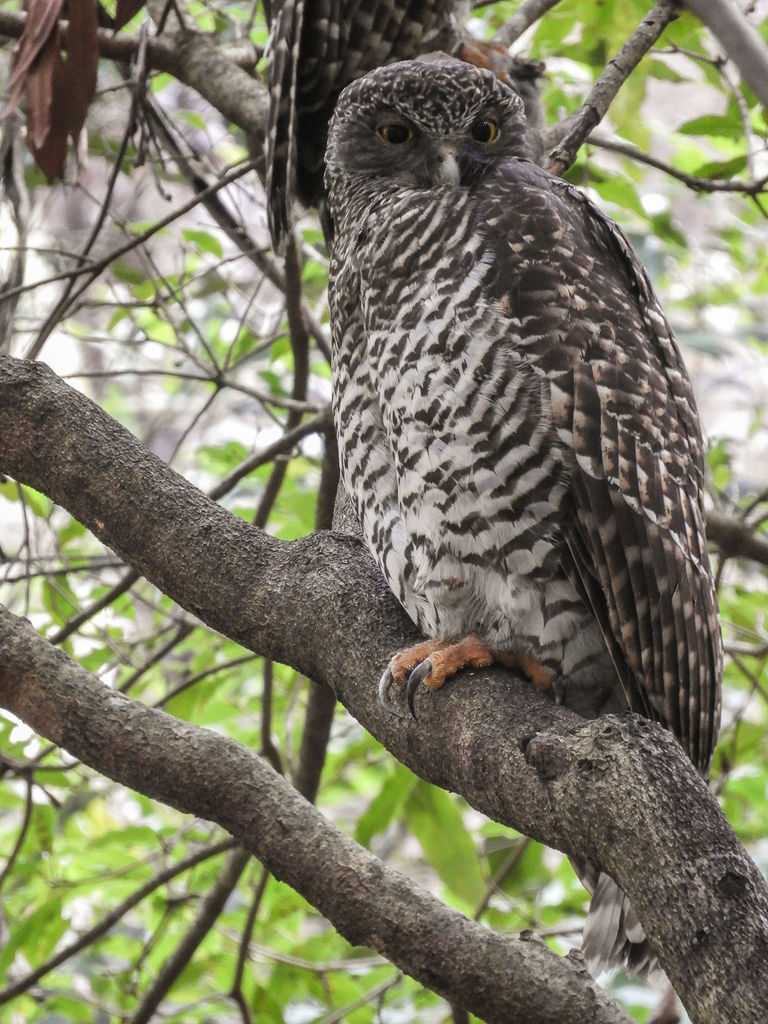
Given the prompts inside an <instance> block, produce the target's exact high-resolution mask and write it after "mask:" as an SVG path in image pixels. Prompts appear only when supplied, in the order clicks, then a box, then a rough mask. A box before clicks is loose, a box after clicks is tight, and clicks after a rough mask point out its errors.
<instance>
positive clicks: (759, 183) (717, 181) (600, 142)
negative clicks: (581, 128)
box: [586, 132, 768, 196]
mask: <svg viewBox="0 0 768 1024" xmlns="http://www.w3.org/2000/svg"><path fill="white" fill-rule="evenodd" d="M586 141H587V142H588V143H589V145H590V146H597V148H598V149H606V150H608V151H609V152H611V153H620V154H621V155H622V156H626V157H629V158H630V160H637V161H638V163H643V164H646V165H647V166H648V167H655V168H656V170H658V171H663V173H664V174H668V175H669V176H670V177H671V178H675V179H676V180H677V181H681V182H682V183H683V184H684V185H687V186H688V188H690V189H691V190H692V191H694V192H739V193H741V194H742V195H745V196H756V195H759V194H760V193H761V192H765V191H766V186H768V174H765V175H763V176H762V177H761V178H755V179H754V180H753V181H744V180H743V179H739V178H732V179H730V180H728V181H726V180H725V179H723V178H698V177H696V175H694V174H686V172H685V171H680V170H678V169H677V168H676V167H673V166H672V164H668V163H665V161H664V160H659V159H657V158H656V157H654V156H651V155H650V154H649V153H644V152H643V150H642V149H638V148H637V146H633V145H631V144H630V143H628V142H621V141H620V140H619V139H610V138H608V136H606V135H602V134H601V133H600V132H592V134H591V135H590V136H589V138H588V139H587V140H586Z"/></svg>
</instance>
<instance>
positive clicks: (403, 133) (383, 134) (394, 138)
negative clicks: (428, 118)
mask: <svg viewBox="0 0 768 1024" xmlns="http://www.w3.org/2000/svg"><path fill="white" fill-rule="evenodd" d="M376 131H377V133H378V135H379V138H382V139H384V141H385V142H390V143H391V144H392V145H393V146H401V145H402V144H403V143H404V142H410V140H411V139H412V138H413V129H412V128H409V127H408V125H407V124H380V125H379V127H378V128H377V129H376Z"/></svg>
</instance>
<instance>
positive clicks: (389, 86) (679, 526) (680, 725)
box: [326, 60, 722, 969]
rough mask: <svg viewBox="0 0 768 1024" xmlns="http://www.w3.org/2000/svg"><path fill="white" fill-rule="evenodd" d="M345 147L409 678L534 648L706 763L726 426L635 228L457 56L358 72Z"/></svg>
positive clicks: (358, 317)
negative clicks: (557, 162)
mask: <svg viewBox="0 0 768 1024" xmlns="http://www.w3.org/2000/svg"><path fill="white" fill-rule="evenodd" d="M326 160H327V170H326V186H327V190H328V202H329V212H330V217H331V222H332V227H333V231H334V242H333V250H332V260H331V281H330V302H331V323H332V331H333V360H334V366H333V372H334V407H335V417H336V426H337V430H338V434H339V443H340V451H341V461H342V474H343V479H344V484H345V486H346V488H347V490H348V492H349V494H350V496H351V498H352V500H353V503H354V504H355V507H356V511H357V514H358V517H359V519H360V523H361V526H362V530H363V534H364V536H365V539H366V541H367V543H368V545H369V547H370V549H371V551H372V552H373V554H374V556H375V558H376V559H377V561H378V563H379V565H380V567H381V569H382V572H383V573H384V575H385V576H386V578H387V580H388V582H389V584H390V586H391V587H392V589H393V591H394V593H395V594H396V595H397V597H398V598H399V600H400V601H401V603H402V604H403V606H404V607H405V609H406V610H407V612H408V613H409V614H410V615H411V617H412V618H413V619H414V621H415V622H416V623H417V624H418V625H419V627H420V628H421V630H422V631H423V632H424V634H425V635H426V636H427V637H429V638H430V639H431V640H433V641H436V643H433V644H430V645H427V647H426V649H422V650H420V651H418V652H417V653H416V654H415V655H413V656H412V657H409V656H408V654H407V653H406V654H405V655H404V656H398V658H396V659H394V660H393V664H392V666H391V671H390V673H389V675H387V676H386V678H385V683H386V684H389V682H390V681H391V680H392V678H393V677H394V678H395V681H396V682H403V681H404V680H405V679H406V678H407V675H408V672H409V671H410V669H411V668H413V666H414V664H415V666H416V667H415V669H414V672H413V674H412V676H411V679H410V682H409V691H410V694H411V697H412V694H413V691H414V687H415V686H416V684H418V683H420V682H421V681H425V682H426V683H427V685H440V684H441V682H442V680H443V678H444V676H445V675H446V674H450V673H451V672H452V671H455V670H456V669H457V668H458V667H461V665H463V664H483V663H488V661H489V660H490V659H491V658H492V657H495V658H496V659H497V660H502V661H505V662H507V663H510V662H511V663H517V664H519V665H521V666H522V667H523V668H524V670H525V671H526V672H527V673H528V675H530V676H531V678H533V679H534V680H535V681H536V682H537V683H539V684H540V685H547V684H551V687H552V690H553V692H554V694H555V696H556V698H557V699H558V700H559V701H561V702H562V703H563V704H565V705H567V706H569V707H572V708H574V709H575V710H576V711H578V712H579V713H581V714H584V715H587V716H594V715H596V714H599V713H601V712H605V711H607V710H621V709H622V708H626V707H629V708H631V709H632V710H634V711H637V712H639V713H641V714H643V715H646V716H647V717H649V718H651V719H654V720H655V721H659V722H661V723H663V724H664V725H665V726H666V727H667V728H669V729H671V730H672V732H673V733H674V734H675V735H676V736H677V737H678V739H679V740H680V742H681V743H682V744H683V746H684V747H685V749H686V750H687V752H688V753H689V755H690V757H691V759H692V760H693V762H694V764H695V765H696V766H697V768H698V769H699V770H700V771H701V772H702V773H704V774H706V773H707V771H708V769H709V765H710V761H711V757H712V752H713V748H714V744H715V739H716V734H717V727H718V719H719V687H720V677H721V669H722V645H721V639H720V628H719V620H718V613H717V602H716V597H715V591H714V585H713V580H712V575H711V572H710V568H709V560H708V555H707V548H706V539H705V532H704V516H703V510H702V480H703V443H702V438H701V431H700V427H699V422H698V416H697V412H696V405H695V402H694V398H693V394H692V390H691V384H690V381H689V379H688V376H687V374H686V371H685V367H684V365H683V362H682V359H681V357H680V353H679V351H678V349H677V346H676V344H675V341H674V338H673V337H672V334H671V331H670V328H669V326H668V324H667V322H666V320H665V318H664V315H663V313H662V311H661V309H660V307H659V304H658V301H657V300H656V298H655V296H654V294H653V290H652V288H651V285H650V282H649V280H648V277H647V275H646V273H645V271H644V270H643V268H642V266H641V265H640V263H639V261H638V259H637V257H636V256H635V254H634V252H633V250H632V248H631V247H630V245H629V243H628V241H627V240H626V238H625V237H624V235H623V234H622V232H621V231H620V230H619V229H618V228H617V227H616V226H615V225H614V224H613V223H612V222H611V221H609V220H608V219H607V218H606V217H605V216H604V215H603V214H602V213H600V211H599V210H598V209H597V208H596V207H595V206H594V205H593V204H592V203H591V202H590V201H589V200H588V199H587V198H586V197H585V196H584V195H583V194H582V193H580V192H579V191H578V190H576V189H575V188H573V187H571V186H570V185H568V184H566V183H565V182H563V181H560V180H559V179H556V178H553V177H551V176H550V175H548V174H546V172H544V171H543V170H541V168H539V167H538V166H536V164H535V163H533V162H532V161H531V160H530V159H529V158H528V153H527V151H526V145H525V125H524V118H523V113H522V104H521V102H520V100H519V98H518V97H517V96H516V95H515V94H514V93H513V92H512V91H511V90H510V89H508V88H507V87H506V86H504V85H503V84H502V83H501V82H499V81H498V80H497V79H496V78H495V77H494V76H493V75H492V74H490V73H489V72H484V71H480V70H478V69H476V68H473V67H471V66H469V65H466V64H462V63H460V62H457V61H452V60H445V61H443V62H431V63H430V62H416V61H409V62H404V63H402V64H399V65H393V66H390V67H387V68H382V69H379V70H378V71H374V72H372V73H371V74H369V75H367V76H365V77H364V78H362V79H360V80H359V81H357V82H355V83H354V84H352V85H351V86H349V88H347V89H346V90H345V91H344V92H343V93H342V95H341V98H340V100H339V103H338V106H337V108H336V112H335V114H334V118H333V121H332V124H331V128H330V132H329V141H328V150H327V157H326ZM466 637H472V638H473V639H472V640H471V641H470V642H469V644H467V643H463V644H459V646H458V647H454V646H447V644H455V643H456V642H457V641H462V640H463V638H466ZM582 873H583V877H584V878H585V879H586V880H587V882H588V883H589V884H590V887H591V888H593V889H594V890H595V898H594V899H593V908H592V909H593V912H594V913H592V914H591V919H590V921H589V922H588V925H587V929H586V931H585V951H586V953H587V956H588V960H589V962H590V964H591V966H592V967H593V968H597V967H599V966H601V965H603V964H604V963H606V962H609V961H615V960H617V959H628V960H629V961H630V962H631V963H633V964H634V966H635V967H638V968H641V969H642V967H643V966H644V965H647V963H648V962H649V956H650V954H649V951H648V949H647V947H646V944H645V943H644V936H643V933H642V929H641V928H640V926H639V924H638V922H637V919H636V918H635V916H634V914H633V912H632V910H631V908H630V907H629V905H628V904H627V902H626V899H625V898H624V897H623V894H622V893H621V892H620V890H618V888H617V887H616V886H615V884H614V883H613V882H612V881H611V880H610V879H607V878H606V876H604V875H602V876H600V877H599V878H598V877H597V873H596V872H595V871H594V869H592V868H590V866H589V865H583V866H582ZM603 928H607V933H605V934H603V933H602V929H603Z"/></svg>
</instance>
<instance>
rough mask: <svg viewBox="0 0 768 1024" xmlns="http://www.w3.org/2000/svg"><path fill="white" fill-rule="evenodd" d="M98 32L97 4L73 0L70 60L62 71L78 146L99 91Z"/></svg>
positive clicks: (69, 120)
mask: <svg viewBox="0 0 768 1024" xmlns="http://www.w3.org/2000/svg"><path fill="white" fill-rule="evenodd" d="M97 28H98V25H97V12H96V4H95V2H94V0H69V28H68V29H67V60H66V62H65V63H64V64H63V67H62V91H61V96H62V100H63V103H64V106H65V111H66V113H65V117H66V122H67V127H68V129H69V134H70V135H71V136H72V140H73V141H74V142H77V138H78V136H79V134H80V129H81V128H82V127H83V122H84V121H85V115H86V113H87V111H88V104H89V103H90V102H91V98H92V97H93V93H94V91H95V89H96V68H97V66H98V63H99V40H98V34H97Z"/></svg>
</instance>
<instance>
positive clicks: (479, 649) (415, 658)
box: [379, 636, 554, 718]
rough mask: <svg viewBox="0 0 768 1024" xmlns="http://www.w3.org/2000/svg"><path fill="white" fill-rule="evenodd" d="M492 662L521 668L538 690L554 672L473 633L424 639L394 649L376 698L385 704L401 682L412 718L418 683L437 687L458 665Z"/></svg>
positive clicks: (547, 686) (547, 681)
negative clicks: (460, 637)
mask: <svg viewBox="0 0 768 1024" xmlns="http://www.w3.org/2000/svg"><path fill="white" fill-rule="evenodd" d="M494 662H499V663H500V664H502V665H506V666H507V667H508V668H519V669H521V670H522V671H523V672H524V673H525V674H526V675H527V676H528V678H529V679H530V680H531V682H532V683H533V684H534V685H535V686H536V687H537V688H538V689H540V690H547V689H549V687H550V686H551V685H552V680H553V678H554V673H553V672H552V670H551V669H549V668H547V667H546V666H544V665H542V664H541V663H540V662H539V661H537V660H536V659H535V658H532V657H529V656H527V655H518V654H510V653H508V652H507V651H500V650H498V649H497V648H494V647H488V645H487V644H484V643H483V642H482V641H481V640H478V638H477V637H476V636H467V637H464V639H463V640H459V641H458V642H457V643H450V642H448V641H447V640H425V641H424V642H423V643H420V644H415V645H414V646H413V647H407V648H406V649H405V650H404V651H398V652H397V654H396V655H395V656H394V658H392V660H391V661H390V663H389V665H387V668H386V670H385V671H384V675H383V676H382V677H381V680H380V681H379V700H380V701H381V703H382V704H384V705H385V706H387V707H389V706H390V699H389V691H390V689H391V688H392V686H397V687H400V688H402V687H403V686H404V687H405V696H406V700H407V702H408V708H409V709H410V712H411V714H412V715H413V716H414V718H415V717H416V714H415V711H414V707H413V701H414V697H415V695H416V691H417V689H418V688H419V684H420V683H424V685H425V686H428V687H429V689H430V690H438V689H439V688H440V687H441V686H442V685H443V683H444V682H445V681H446V679H449V678H450V677H451V676H452V675H455V674H456V673H457V672H459V671H460V670H461V669H463V668H484V667H485V666H487V665H492V664H493V663H494Z"/></svg>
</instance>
